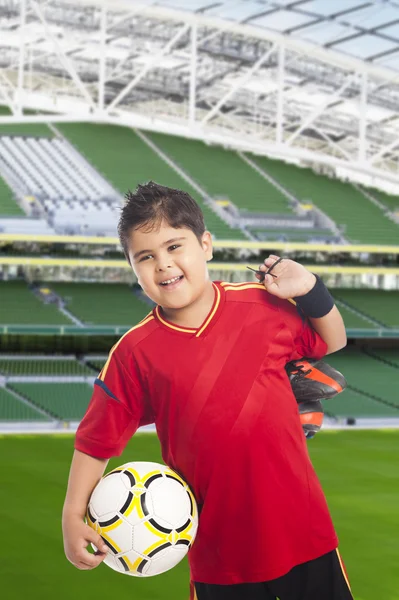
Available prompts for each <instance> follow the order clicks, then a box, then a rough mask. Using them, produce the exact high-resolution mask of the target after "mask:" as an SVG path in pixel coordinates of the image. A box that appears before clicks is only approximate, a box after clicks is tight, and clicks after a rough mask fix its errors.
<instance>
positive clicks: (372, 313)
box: [333, 288, 399, 327]
mask: <svg viewBox="0 0 399 600" xmlns="http://www.w3.org/2000/svg"><path fill="white" fill-rule="evenodd" d="M333 295H334V297H335V298H337V299H339V300H343V301H344V302H346V303H347V304H348V305H350V306H352V307H353V308H355V309H358V310H359V311H361V312H362V313H364V314H365V315H368V316H369V317H372V318H373V319H376V320H377V321H379V322H380V323H383V324H384V325H385V326H387V327H399V292H396V291H391V292H388V291H384V290H369V289H367V290H365V289H360V290H353V289H346V288H337V289H334V292H333ZM369 325H371V323H370V324H369Z"/></svg>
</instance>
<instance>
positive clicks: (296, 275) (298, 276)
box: [256, 254, 316, 298]
mask: <svg viewBox="0 0 399 600" xmlns="http://www.w3.org/2000/svg"><path fill="white" fill-rule="evenodd" d="M279 258H280V257H279V256H276V255H275V254H270V255H269V257H268V258H266V260H265V261H264V262H263V264H261V265H260V267H259V270H260V271H263V272H265V273H266V271H267V270H268V269H270V267H271V266H272V265H273V264H274V263H275V262H276V261H277V260H278V259H279ZM271 273H273V275H274V277H272V276H271V275H266V276H265V279H264V281H263V284H264V286H265V288H266V289H267V291H268V292H270V294H273V296H277V297H278V298H295V297H296V296H304V295H305V294H307V293H308V292H310V290H311V289H312V288H313V286H314V285H315V283H316V277H315V276H314V275H313V273H311V272H310V271H308V270H307V269H305V267H304V266H303V265H300V264H299V263H297V262H295V261H294V260H290V259H289V258H284V259H283V260H282V261H281V262H279V263H278V265H276V266H275V267H274V268H273V269H272V271H271ZM256 277H257V278H258V279H259V280H261V279H262V275H258V274H256Z"/></svg>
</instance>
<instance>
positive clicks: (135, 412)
mask: <svg viewBox="0 0 399 600" xmlns="http://www.w3.org/2000/svg"><path fill="white" fill-rule="evenodd" d="M124 362H125V361H124V359H123V356H122V357H120V356H119V353H118V349H117V348H116V349H115V350H111V353H110V356H109V358H108V360H107V362H106V363H105V365H104V368H103V369H102V371H101V372H100V374H99V376H98V378H97V379H96V380H95V383H94V390H93V395H92V397H91V400H90V403H89V406H88V408H87V411H86V414H85V415H84V417H83V419H82V421H81V423H80V425H79V427H78V430H77V432H76V438H75V448H76V449H77V450H80V451H81V452H84V453H85V454H89V455H90V456H95V457H97V458H111V457H112V456H119V455H120V454H122V452H123V450H124V448H125V446H126V444H127V442H128V441H129V440H130V438H131V437H132V435H134V433H135V432H136V431H137V429H138V427H140V426H141V425H147V424H149V423H152V422H153V419H152V415H151V414H150V411H149V410H148V409H147V408H146V403H145V394H144V390H143V385H142V383H141V381H140V376H139V372H138V368H137V365H136V364H135V362H134V359H133V358H132V359H131V360H129V363H128V364H126V365H125V364H124Z"/></svg>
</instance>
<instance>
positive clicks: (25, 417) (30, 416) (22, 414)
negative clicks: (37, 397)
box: [0, 387, 50, 421]
mask: <svg viewBox="0 0 399 600" xmlns="http://www.w3.org/2000/svg"><path fill="white" fill-rule="evenodd" d="M49 420H50V418H49V417H45V416H44V415H43V414H41V413H40V412H38V411H37V410H35V409H34V408H33V407H30V406H29V405H28V404H25V403H24V402H21V401H19V400H18V399H17V398H16V397H15V396H13V395H12V394H11V393H10V392H8V391H7V389H5V388H2V387H0V421H49Z"/></svg>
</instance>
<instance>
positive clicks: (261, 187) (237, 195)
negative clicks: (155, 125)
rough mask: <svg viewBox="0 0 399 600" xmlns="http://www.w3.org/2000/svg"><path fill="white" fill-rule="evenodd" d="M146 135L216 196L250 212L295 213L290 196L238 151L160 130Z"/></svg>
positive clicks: (211, 194) (208, 191) (210, 193)
mask: <svg viewBox="0 0 399 600" xmlns="http://www.w3.org/2000/svg"><path fill="white" fill-rule="evenodd" d="M146 135H147V136H148V137H149V138H150V139H151V140H152V141H153V142H155V144H156V145H157V146H159V147H160V149H161V150H163V151H164V152H165V153H166V154H167V155H168V156H170V157H171V158H172V159H173V160H174V161H176V163H177V164H178V165H179V166H180V167H182V168H183V169H184V170H185V171H186V172H187V173H189V174H190V175H191V177H193V178H194V180H195V181H197V182H198V183H199V184H200V185H201V186H202V187H204V188H205V190H206V191H207V193H208V194H209V195H210V196H212V197H213V198H216V197H218V196H220V197H222V198H223V197H226V198H228V199H229V200H231V201H232V202H233V203H234V204H235V205H236V206H237V207H238V208H240V209H243V210H247V211H254V212H264V213H265V212H267V213H278V214H284V213H288V214H292V210H291V209H290V207H289V204H288V200H287V198H286V196H284V195H283V194H282V193H281V192H280V190H278V189H277V188H276V187H275V186H274V185H272V184H271V183H270V182H269V181H267V180H266V179H265V178H263V177H262V176H261V175H260V174H259V173H258V172H257V171H255V170H254V169H252V168H251V167H250V166H249V165H248V164H247V163H245V162H244V161H243V160H242V159H241V158H240V157H239V156H238V154H237V153H236V152H231V151H228V150H224V149H223V148H220V147H216V146H207V145H206V144H204V143H203V142H198V141H195V140H188V139H185V138H178V137H173V136H168V135H162V134H160V133H146Z"/></svg>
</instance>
